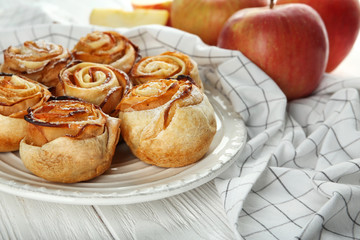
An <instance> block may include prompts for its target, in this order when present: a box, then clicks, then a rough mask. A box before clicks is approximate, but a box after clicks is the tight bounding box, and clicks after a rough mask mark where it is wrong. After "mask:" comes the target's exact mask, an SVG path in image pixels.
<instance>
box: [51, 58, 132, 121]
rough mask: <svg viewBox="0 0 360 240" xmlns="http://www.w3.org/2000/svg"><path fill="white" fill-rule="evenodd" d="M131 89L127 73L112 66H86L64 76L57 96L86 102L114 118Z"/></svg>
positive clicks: (78, 66)
mask: <svg viewBox="0 0 360 240" xmlns="http://www.w3.org/2000/svg"><path fill="white" fill-rule="evenodd" d="M131 86H132V84H131V82H130V80H129V78H128V76H127V75H126V74H125V73H124V72H123V71H121V70H118V69H116V68H114V67H112V66H110V65H104V64H97V63H89V62H83V63H79V64H76V65H74V66H70V67H67V68H65V69H63V70H62V71H61V72H60V75H59V84H58V85H57V86H56V95H58V96H62V95H66V96H72V97H76V98H80V99H83V100H85V101H87V102H90V103H93V104H95V105H98V106H100V107H101V108H102V110H103V111H104V112H105V113H107V114H111V113H112V112H113V111H114V110H115V108H116V106H117V105H118V104H119V102H120V100H121V98H122V96H123V95H124V93H126V92H127V91H128V90H129V89H130V88H131Z"/></svg>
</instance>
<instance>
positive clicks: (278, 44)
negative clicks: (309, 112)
mask: <svg viewBox="0 0 360 240" xmlns="http://www.w3.org/2000/svg"><path fill="white" fill-rule="evenodd" d="M218 46H219V47H222V48H227V49H234V50H239V51H241V52H242V53H243V54H244V55H245V56H247V57H248V58H249V59H250V60H252V61H253V62H254V63H255V64H256V65H257V66H259V67H260V68H261V69H263V70H264V71H265V72H266V73H267V74H268V75H269V76H270V77H271V78H272V79H273V80H274V81H275V82H276V83H277V84H278V86H279V87H280V88H281V89H282V91H283V92H284V93H285V95H286V96H287V98H288V99H289V100H292V99H296V98H301V97H305V96H307V95H309V94H310V93H312V92H313V90H314V89H315V88H316V87H317V86H318V85H319V83H320V81H321V78H322V76H323V74H324V71H325V67H326V63H327V59H328V53H329V45H328V39H327V34H326V29H325V25H324V23H323V21H322V20H321V18H320V16H319V14H318V13H317V12H316V11H315V10H314V9H312V8H311V7H309V6H307V5H305V4H287V5H279V6H274V7H272V6H270V7H264V8H248V9H243V10H240V11H238V12H236V13H235V14H234V15H232V16H231V17H230V19H228V21H227V22H226V23H225V25H224V28H223V29H222V31H221V33H220V36H219V42H218ZM239 81H241V79H239Z"/></svg>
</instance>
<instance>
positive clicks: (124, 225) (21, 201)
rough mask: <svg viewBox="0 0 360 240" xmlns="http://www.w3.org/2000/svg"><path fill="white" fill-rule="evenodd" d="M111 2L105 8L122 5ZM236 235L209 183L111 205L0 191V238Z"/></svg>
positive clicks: (346, 65)
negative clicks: (163, 196) (41, 198)
mask: <svg viewBox="0 0 360 240" xmlns="http://www.w3.org/2000/svg"><path fill="white" fill-rule="evenodd" d="M54 2H55V1H54ZM61 2H62V3H61V4H62V6H63V7H64V8H65V9H66V10H68V11H75V9H74V8H71V7H70V5H69V4H68V3H69V2H70V1H61ZM71 2H75V1H71ZM90 2H92V1H90ZM93 2H95V1H93ZM99 2H100V1H99ZM101 2H102V1H101ZM109 2H110V3H107V6H111V4H118V3H119V2H121V1H120V0H119V1H115V0H113V1H109ZM95 5H96V4H95ZM98 5H99V3H98ZM86 14H87V12H86V11H85V12H82V13H79V17H83V18H85V17H86ZM359 53H360V39H359V40H358V41H357V43H356V46H355V47H354V49H353V51H352V52H351V54H350V55H349V56H348V57H347V59H346V60H345V61H344V62H343V63H342V65H341V66H340V67H339V68H338V69H336V70H335V71H334V73H333V74H336V75H338V76H360V69H359V67H357V64H358V63H359V62H360V54H359ZM234 236H235V235H234V234H233V232H232V228H231V226H230V225H229V222H228V220H227V218H226V213H225V211H224V209H223V206H222V202H221V200H220V198H219V196H218V193H217V190H216V188H215V185H214V182H213V181H211V182H209V183H207V184H204V185H202V186H200V187H198V188H196V189H193V190H191V191H188V192H185V193H182V194H179V195H176V196H173V197H169V198H166V199H162V200H156V201H152V202H144V203H138V204H129V205H115V206H96V205H90V206H83V205H66V204H57V203H49V202H43V201H37V200H32V199H26V198H23V197H17V196H14V195H10V194H7V193H2V192H0V239H157V240H160V239H172V240H175V239H234Z"/></svg>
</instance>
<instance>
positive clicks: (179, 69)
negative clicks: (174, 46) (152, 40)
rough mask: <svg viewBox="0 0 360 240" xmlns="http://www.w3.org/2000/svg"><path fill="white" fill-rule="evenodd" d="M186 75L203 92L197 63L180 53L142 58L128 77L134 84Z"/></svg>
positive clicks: (165, 53) (167, 53) (166, 53)
mask: <svg viewBox="0 0 360 240" xmlns="http://www.w3.org/2000/svg"><path fill="white" fill-rule="evenodd" d="M180 75H188V76H190V77H191V78H192V79H193V81H194V82H195V84H196V86H197V87H198V88H200V89H201V90H203V84H202V81H201V79H200V75H199V70H198V67H197V63H196V62H195V61H194V60H193V59H191V58H190V57H189V56H188V55H186V54H183V53H181V52H164V53H162V54H160V55H157V56H150V57H144V58H142V59H140V60H139V61H138V62H136V63H135V65H134V67H133V68H132V70H131V72H130V74H129V76H130V79H131V81H133V83H134V84H142V83H145V82H147V81H149V80H152V79H164V78H176V77H177V76H180Z"/></svg>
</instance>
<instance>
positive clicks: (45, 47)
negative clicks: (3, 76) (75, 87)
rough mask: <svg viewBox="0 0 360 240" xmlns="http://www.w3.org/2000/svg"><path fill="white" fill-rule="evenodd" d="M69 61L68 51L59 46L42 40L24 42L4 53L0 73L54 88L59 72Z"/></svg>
mask: <svg viewBox="0 0 360 240" xmlns="http://www.w3.org/2000/svg"><path fill="white" fill-rule="evenodd" d="M69 60H70V53H69V51H68V50H66V49H64V48H63V47H62V46H60V45H57V44H54V43H50V42H46V41H43V40H41V41H36V42H33V41H26V42H24V44H23V45H22V46H20V47H12V46H10V47H9V48H7V49H6V50H5V51H4V64H3V65H2V68H1V71H2V72H5V73H14V74H17V75H23V76H26V77H28V78H31V79H32V80H35V81H38V82H40V83H42V84H44V85H46V86H48V87H54V86H56V84H57V82H58V75H59V72H60V70H61V69H62V68H64V67H65V66H66V64H67V63H68V61H69Z"/></svg>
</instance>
